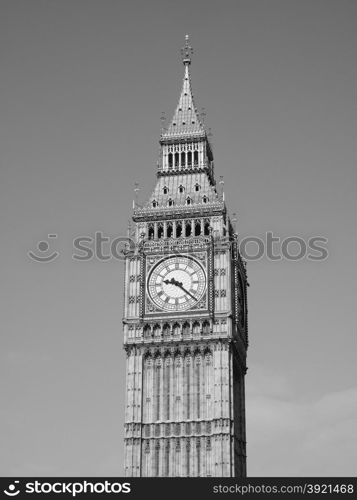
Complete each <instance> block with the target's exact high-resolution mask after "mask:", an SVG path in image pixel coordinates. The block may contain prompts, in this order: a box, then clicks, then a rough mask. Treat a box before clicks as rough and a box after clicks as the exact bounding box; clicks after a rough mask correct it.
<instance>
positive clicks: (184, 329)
mask: <svg viewBox="0 0 357 500" xmlns="http://www.w3.org/2000/svg"><path fill="white" fill-rule="evenodd" d="M182 333H183V334H184V335H185V336H188V335H190V323H188V322H187V321H186V323H184V324H183V327H182Z"/></svg>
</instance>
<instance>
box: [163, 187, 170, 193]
mask: <svg viewBox="0 0 357 500" xmlns="http://www.w3.org/2000/svg"><path fill="white" fill-rule="evenodd" d="M163 192H164V194H167V193H168V192H169V188H168V187H167V186H164V187H163Z"/></svg>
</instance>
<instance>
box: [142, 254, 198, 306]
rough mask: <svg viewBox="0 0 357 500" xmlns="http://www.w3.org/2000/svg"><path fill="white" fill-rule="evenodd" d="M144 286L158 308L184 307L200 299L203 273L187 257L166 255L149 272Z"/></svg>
mask: <svg viewBox="0 0 357 500" xmlns="http://www.w3.org/2000/svg"><path fill="white" fill-rule="evenodd" d="M147 289H148V290H147V291H148V294H149V296H150V298H151V300H152V301H153V302H154V304H156V306H158V307H159V308H160V309H163V310H165V311H168V312H171V311H173V312H175V311H186V310H187V309H190V308H191V307H193V306H194V305H196V304H198V302H199V301H200V300H201V299H202V297H203V294H204V293H205V290H206V274H205V272H204V270H203V267H202V266H201V265H200V264H199V263H198V262H197V261H196V260H194V259H192V258H191V257H183V256H172V257H168V258H167V259H165V260H163V261H161V262H159V264H157V265H156V266H155V267H154V268H153V270H152V271H151V272H150V274H149V277H148V284H147Z"/></svg>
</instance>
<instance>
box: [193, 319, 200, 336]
mask: <svg viewBox="0 0 357 500" xmlns="http://www.w3.org/2000/svg"><path fill="white" fill-rule="evenodd" d="M200 330H201V326H200V324H199V322H198V321H195V322H194V323H193V325H192V331H193V334H194V335H198V334H199V333H200Z"/></svg>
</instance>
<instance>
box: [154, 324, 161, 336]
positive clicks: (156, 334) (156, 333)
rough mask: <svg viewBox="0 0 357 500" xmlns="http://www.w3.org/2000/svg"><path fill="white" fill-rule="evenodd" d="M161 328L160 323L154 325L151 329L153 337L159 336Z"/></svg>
mask: <svg viewBox="0 0 357 500" xmlns="http://www.w3.org/2000/svg"><path fill="white" fill-rule="evenodd" d="M160 333H161V328H160V325H155V326H154V329H153V334H154V337H160Z"/></svg>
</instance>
